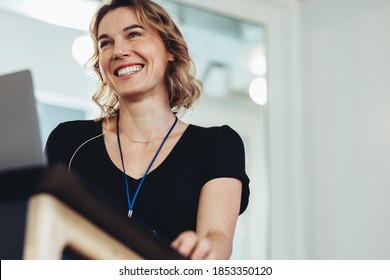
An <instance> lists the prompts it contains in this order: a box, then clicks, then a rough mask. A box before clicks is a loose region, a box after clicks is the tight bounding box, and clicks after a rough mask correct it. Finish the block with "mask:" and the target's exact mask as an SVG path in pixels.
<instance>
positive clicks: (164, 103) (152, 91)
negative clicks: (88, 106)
mask: <svg viewBox="0 0 390 280" xmlns="http://www.w3.org/2000/svg"><path fill="white" fill-rule="evenodd" d="M98 38H99V40H98V45H99V66H100V71H101V74H102V77H103V80H104V82H105V83H106V84H107V85H108V86H109V87H111V88H112V89H114V90H115V92H116V93H117V94H118V96H119V106H120V112H121V114H120V120H119V126H120V137H121V142H122V149H123V155H124V159H125V168H126V173H127V174H128V175H129V176H131V177H133V178H135V179H138V178H140V177H142V174H143V172H144V171H145V169H146V167H147V165H148V163H149V161H150V159H151V158H152V157H153V155H154V153H155V152H156V150H157V148H158V146H159V144H160V143H161V139H162V138H163V137H164V135H165V133H163V134H162V135H161V136H160V137H157V138H156V139H154V140H153V141H151V142H150V143H146V144H145V143H143V144H140V143H134V142H133V141H131V140H130V138H131V139H133V140H138V141H148V140H150V139H153V138H154V137H155V136H156V135H160V134H161V133H162V132H163V131H165V130H166V129H167V128H169V127H170V126H171V125H172V124H173V122H174V119H175V117H174V115H173V114H172V111H171V108H170V105H169V101H168V91H167V88H166V86H165V81H164V75H165V72H166V69H167V65H168V63H170V62H172V61H174V57H173V55H172V54H171V53H170V52H169V50H166V48H165V46H164V44H163V42H162V40H161V38H160V37H159V36H158V33H157V32H156V31H155V30H150V29H148V28H147V27H146V26H142V24H141V23H140V22H139V21H138V19H137V18H136V16H135V13H134V12H133V11H132V10H131V9H130V8H125V7H121V8H118V9H116V10H113V11H110V12H109V13H108V14H107V15H105V17H104V18H103V19H102V21H101V23H100V25H99V29H98ZM130 65H131V66H136V67H138V68H141V70H140V71H137V72H135V73H132V74H130V75H125V76H122V77H119V76H118V74H117V73H118V69H120V68H123V67H125V66H130ZM115 118H116V117H112V118H110V119H109V120H108V122H105V123H104V124H103V130H105V129H107V128H109V132H108V133H106V134H105V135H104V141H105V145H106V149H107V152H108V154H109V156H110V158H111V160H112V162H113V163H114V164H115V165H116V166H117V167H118V168H119V169H121V170H122V166H121V162H120V155H119V151H118V148H117V140H116V119H115ZM187 127H188V125H187V124H185V123H184V122H182V121H180V120H179V121H178V123H177V125H176V127H175V128H174V130H173V131H172V133H171V136H170V137H169V138H168V140H167V142H166V143H165V145H164V147H163V149H162V150H161V152H160V154H159V156H158V157H157V159H156V161H155V163H154V164H153V166H152V168H151V171H152V170H154V169H155V168H156V167H157V166H159V165H160V164H161V163H162V162H163V161H164V160H165V158H166V157H167V156H168V154H169V153H170V152H171V150H172V149H173V147H174V146H175V144H176V143H177V142H178V141H179V139H180V137H181V135H182V134H183V132H184V131H185V130H186V128H187ZM241 188H242V185H241V182H240V181H239V180H237V179H233V178H218V179H214V180H211V181H209V182H207V183H206V184H205V186H204V187H203V188H202V190H201V193H200V200H199V208H198V214H197V228H196V231H186V232H183V233H181V234H180V235H179V236H178V237H177V238H176V240H174V241H173V242H172V247H174V248H175V249H176V250H178V251H179V252H180V253H181V254H183V255H184V256H187V257H189V258H191V259H228V258H229V257H230V255H231V251H232V240H233V234H234V229H235V225H236V221H237V217H238V214H239V205H240V200H241Z"/></svg>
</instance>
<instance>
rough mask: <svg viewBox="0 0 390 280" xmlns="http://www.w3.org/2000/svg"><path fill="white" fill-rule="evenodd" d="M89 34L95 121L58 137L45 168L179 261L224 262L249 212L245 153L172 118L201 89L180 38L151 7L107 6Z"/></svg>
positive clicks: (224, 134) (138, 2)
mask: <svg viewBox="0 0 390 280" xmlns="http://www.w3.org/2000/svg"><path fill="white" fill-rule="evenodd" d="M91 34H92V37H93V39H94V41H95V54H94V56H93V57H92V58H91V62H92V63H93V65H94V68H95V71H96V73H97V74H98V76H99V77H100V81H101V85H100V88H99V89H98V91H97V92H96V94H95V95H94V100H95V101H96V102H97V104H99V106H100V108H101V110H102V115H101V117H100V118H99V119H98V120H95V121H72V122H65V123H62V124H60V125H59V126H58V127H57V128H55V129H54V130H53V132H52V133H51V135H50V137H49V139H48V142H47V145H46V152H47V155H48V159H49V162H50V164H58V163H61V164H65V165H67V166H68V168H69V170H70V171H71V172H73V173H75V174H77V175H79V176H80V177H82V178H84V179H85V180H87V181H88V183H90V184H91V185H93V186H94V187H95V188H96V190H97V192H98V193H100V194H101V196H102V197H103V198H104V199H106V200H107V201H109V202H111V204H113V205H115V207H117V208H118V209H119V210H120V211H122V212H120V213H123V215H127V216H128V217H129V219H130V222H131V221H142V222H143V223H145V224H148V225H150V227H151V230H153V231H154V232H157V233H158V234H159V235H161V236H164V237H165V238H167V239H168V240H169V241H170V242H171V244H172V246H173V247H174V248H176V249H177V250H178V251H179V252H180V253H182V254H183V255H185V256H187V257H190V258H192V259H228V258H229V257H230V255H231V252H232V240H233V234H234V229H235V225H236V221H237V217H238V215H239V214H240V213H242V212H243V211H244V210H245V208H246V206H247V203H248V196H249V187H248V184H249V179H248V177H247V175H246V173H245V159H244V147H243V143H242V140H241V138H240V137H239V136H238V134H237V133H236V132H235V131H234V130H232V129H231V128H230V127H228V126H222V127H210V128H203V127H199V126H195V125H188V124H186V123H184V122H182V121H181V120H179V119H178V118H177V117H176V113H178V112H181V111H183V110H185V109H186V108H190V107H191V106H192V105H193V104H194V102H196V100H197V99H198V97H199V95H200V88H201V86H200V83H199V82H198V81H197V80H196V79H195V78H194V73H193V72H194V71H192V60H191V58H190V57H189V54H188V49H187V46H186V44H185V42H184V39H183V37H182V35H181V33H180V31H179V30H178V28H177V27H176V25H175V24H174V22H173V21H172V19H171V18H170V17H169V15H168V14H167V13H166V12H165V11H164V10H163V9H162V8H161V7H160V6H158V5H157V4H155V3H154V2H152V1H149V0H146V1H145V0H133V1H131V0H128V1H115V0H114V1H111V2H110V3H109V4H107V5H104V6H102V8H100V9H99V10H98V12H97V13H96V16H95V18H94V20H93V21H92V23H91Z"/></svg>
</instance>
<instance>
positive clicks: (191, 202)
mask: <svg viewBox="0 0 390 280" xmlns="http://www.w3.org/2000/svg"><path fill="white" fill-rule="evenodd" d="M101 133H102V121H93V120H83V121H70V122H64V123H61V124H59V125H58V126H57V127H56V128H55V129H54V130H53V131H52V132H51V134H50V136H49V138H48V141H47V143H46V147H45V152H46V155H47V157H48V160H49V164H50V165H55V164H62V165H64V166H66V167H68V164H69V161H70V159H71V158H72V157H73V159H72V164H71V172H72V173H73V174H75V175H76V176H78V177H80V178H81V179H82V180H84V181H85V182H86V183H88V184H89V185H90V186H93V190H94V192H95V193H96V195H98V196H99V197H100V198H101V199H103V200H104V201H105V202H107V203H109V205H110V206H112V207H114V208H116V210H118V213H123V215H127V211H128V203H127V195H126V186H125V183H124V173H123V172H122V170H120V169H118V168H117V167H116V166H115V164H114V163H113V162H112V161H111V159H110V157H109V156H108V153H107V150H106V148H105V144H104V139H103V137H97V138H94V139H92V138H93V137H95V136H97V135H99V134H101ZM89 139H92V140H90V141H87V140H89ZM86 141H87V142H86ZM83 143H84V144H83ZM80 145H82V146H80ZM76 150H77V152H76V153H75V151H76ZM74 153H75V154H74ZM222 177H231V178H237V179H239V180H240V181H241V182H242V195H241V207H240V214H241V213H242V212H244V211H245V209H246V207H247V205H248V198H249V178H248V176H247V175H246V172H245V155H244V145H243V142H242V139H241V137H240V136H239V135H238V134H237V133H236V132H235V131H234V130H233V129H232V128H230V127H229V126H226V125H224V126H220V127H208V128H205V127H200V126H195V125H189V126H188V127H187V129H186V130H185V132H184V133H183V135H182V136H181V138H180V139H179V141H178V142H177V143H176V145H175V147H174V148H173V149H172V151H171V152H170V154H169V155H168V156H167V157H166V159H165V160H164V161H163V162H162V163H161V164H160V165H159V166H158V167H157V168H155V169H154V170H152V171H151V172H150V173H149V174H148V175H147V176H146V177H145V180H144V183H143V185H142V188H141V189H140V191H139V193H138V195H137V199H136V201H135V203H134V208H133V210H134V214H133V216H132V219H135V220H138V221H139V222H142V223H143V224H147V225H148V226H149V227H150V230H152V231H154V232H157V233H158V234H159V235H160V236H162V237H164V238H165V239H167V240H168V241H171V240H173V239H174V238H176V236H177V235H178V234H180V233H181V232H183V231H185V230H195V228H196V215H197V209H198V200H199V195H200V190H201V188H202V187H203V186H204V185H205V183H207V182H208V181H210V180H212V179H215V178H222ZM127 180H128V182H129V191H130V196H131V197H133V195H134V193H135V191H136V189H137V187H138V183H139V181H140V180H141V179H138V180H136V179H133V178H131V177H130V176H127Z"/></svg>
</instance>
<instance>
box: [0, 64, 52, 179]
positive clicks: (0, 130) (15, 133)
mask: <svg viewBox="0 0 390 280" xmlns="http://www.w3.org/2000/svg"><path fill="white" fill-rule="evenodd" d="M43 165H45V160H44V155H43V147H42V142H41V136H40V128H39V122H38V113H37V107H36V101H35V96H34V87H33V78H32V74H31V71H30V70H23V71H19V72H14V73H10V74H7V75H3V76H0V171H3V170H10V169H17V168H18V169H19V168H26V167H32V166H43Z"/></svg>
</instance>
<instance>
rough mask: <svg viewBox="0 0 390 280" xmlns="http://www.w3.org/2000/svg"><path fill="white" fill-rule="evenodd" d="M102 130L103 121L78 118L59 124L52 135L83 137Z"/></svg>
mask: <svg viewBox="0 0 390 280" xmlns="http://www.w3.org/2000/svg"><path fill="white" fill-rule="evenodd" d="M99 130H101V121H94V120H77V121H67V122H63V123H60V124H58V125H57V127H55V128H54V129H53V131H52V133H51V136H52V135H62V137H63V136H67V137H72V136H74V137H76V138H77V137H80V136H81V137H82V136H83V135H87V136H88V135H89V134H96V132H98V131H99Z"/></svg>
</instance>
